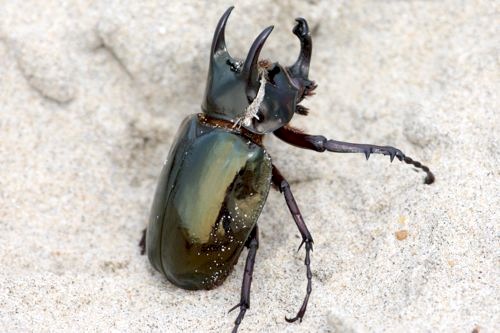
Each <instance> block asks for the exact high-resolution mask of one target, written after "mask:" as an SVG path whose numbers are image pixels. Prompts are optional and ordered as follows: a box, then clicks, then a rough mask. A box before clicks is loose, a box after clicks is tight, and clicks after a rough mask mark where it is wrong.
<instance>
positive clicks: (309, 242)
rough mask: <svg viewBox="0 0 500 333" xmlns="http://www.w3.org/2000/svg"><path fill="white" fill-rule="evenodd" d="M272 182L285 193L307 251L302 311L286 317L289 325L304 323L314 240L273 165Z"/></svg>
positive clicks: (309, 292)
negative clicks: (296, 322) (305, 283)
mask: <svg viewBox="0 0 500 333" xmlns="http://www.w3.org/2000/svg"><path fill="white" fill-rule="evenodd" d="M272 182H273V184H274V185H275V186H276V187H277V188H278V189H279V191H280V192H281V193H283V195H284V196H285V201H286V204H287V206H288V209H290V213H292V216H293V219H294V221H295V224H296V225H297V228H298V229H299V232H300V235H301V236H302V243H300V246H299V250H300V248H301V247H302V245H304V244H305V249H306V257H305V259H304V264H305V265H306V270H307V273H306V275H307V289H306V296H305V297H304V301H303V302H302V306H301V307H300V310H299V311H298V312H297V314H296V315H295V317H293V318H287V317H285V320H286V321H288V322H289V323H293V322H294V321H296V320H299V321H302V317H304V314H305V312H306V308H307V302H308V301H309V296H310V295H311V291H312V272H311V258H310V254H311V251H312V249H313V239H312V236H311V233H310V232H309V229H307V226H306V224H305V222H304V219H303V218H302V214H301V213H300V210H299V206H298V205H297V202H296V201H295V198H294V197H293V194H292V191H291V190H290V185H289V184H288V182H287V181H286V179H285V178H284V177H283V175H282V174H281V172H280V171H279V170H278V169H277V168H276V166H274V164H273V176H272Z"/></svg>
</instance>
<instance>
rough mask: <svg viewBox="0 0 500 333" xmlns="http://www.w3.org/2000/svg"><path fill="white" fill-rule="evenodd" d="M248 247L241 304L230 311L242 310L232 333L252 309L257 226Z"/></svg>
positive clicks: (247, 244)
mask: <svg viewBox="0 0 500 333" xmlns="http://www.w3.org/2000/svg"><path fill="white" fill-rule="evenodd" d="M246 246H247V247H248V255H247V260H246V262H245V272H244V273H243V283H242V285H241V298H240V302H239V303H238V304H236V305H235V306H234V307H232V308H231V309H230V310H229V312H231V311H233V310H234V309H236V308H237V307H239V308H240V313H239V314H238V317H236V320H235V321H234V328H233V331H232V333H236V332H237V331H238V327H239V326H240V324H241V321H242V320H243V317H244V316H245V312H246V311H247V310H248V309H249V308H250V287H251V285H252V274H253V267H254V264H255V256H256V255H257V249H258V248H259V229H258V227H257V226H255V227H254V228H253V230H252V232H251V233H250V237H249V238H248V240H247V242H246Z"/></svg>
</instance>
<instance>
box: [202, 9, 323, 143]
mask: <svg viewBox="0 0 500 333" xmlns="http://www.w3.org/2000/svg"><path fill="white" fill-rule="evenodd" d="M232 9H233V7H230V8H229V9H228V10H226V12H225V13H224V15H222V17H221V19H220V20H219V23H218V24H217V28H216V29H215V34H214V39H213V41H212V48H211V50H210V66H209V69H208V79H207V87H206V90H205V100H204V102H203V104H202V109H203V112H204V113H205V114H207V115H209V116H211V117H214V118H219V119H224V120H229V121H231V122H233V123H235V124H237V125H240V126H242V127H245V128H246V129H248V130H249V131H251V132H254V133H258V134H264V133H269V132H272V131H274V130H276V129H278V128H280V127H282V126H284V125H286V124H287V123H288V122H290V120H291V119H292V117H293V115H294V113H296V112H297V113H301V114H305V113H307V110H306V109H305V108H304V107H302V106H300V105H299V103H300V101H302V100H303V99H304V97H305V96H307V95H309V94H311V93H312V91H313V90H314V88H316V84H315V83H314V81H310V80H309V79H308V74H309V63H310V60H311V51H312V42H311V35H310V32H309V28H308V26H307V22H306V20H305V19H303V18H298V19H296V21H297V24H296V25H295V27H294V29H293V33H294V34H295V35H296V36H297V37H298V38H299V40H300V44H301V45H300V46H301V47H300V55H299V57H298V59H297V61H296V62H295V63H294V64H293V65H292V66H289V67H283V66H281V65H280V64H279V63H277V62H276V63H272V62H270V61H259V54H260V51H261V49H262V47H263V46H264V43H265V41H266V39H267V37H268V36H269V34H270V33H271V31H272V30H273V27H272V26H270V27H268V28H266V29H264V31H262V32H261V33H260V35H259V36H258V37H257V38H256V39H255V41H254V42H253V44H252V46H251V47H250V51H248V55H247V57H246V59H245V60H239V59H236V58H233V57H231V55H229V53H228V51H227V49H226V43H225V38H224V31H225V27H226V22H227V19H228V17H229V14H230V13H231V11H232Z"/></svg>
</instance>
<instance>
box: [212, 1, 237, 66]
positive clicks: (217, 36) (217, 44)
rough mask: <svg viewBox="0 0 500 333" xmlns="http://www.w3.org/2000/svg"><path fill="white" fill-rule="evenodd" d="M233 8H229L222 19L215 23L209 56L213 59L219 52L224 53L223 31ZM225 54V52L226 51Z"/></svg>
mask: <svg viewBox="0 0 500 333" xmlns="http://www.w3.org/2000/svg"><path fill="white" fill-rule="evenodd" d="M233 8H234V6H231V7H229V8H228V9H227V10H226V11H225V12H224V14H223V15H222V17H221V18H220V20H219V23H217V27H216V28H215V32H214V39H213V40H212V49H211V53H210V55H211V56H212V57H213V56H215V54H216V53H217V52H219V51H226V40H225V31H226V22H227V19H228V18H229V15H230V14H231V11H232V10H233ZM226 52H227V51H226Z"/></svg>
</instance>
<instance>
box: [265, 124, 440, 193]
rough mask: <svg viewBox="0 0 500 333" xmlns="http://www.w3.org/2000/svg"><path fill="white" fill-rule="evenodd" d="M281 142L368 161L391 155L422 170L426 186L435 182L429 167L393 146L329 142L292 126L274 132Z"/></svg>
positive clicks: (392, 157)
mask: <svg viewBox="0 0 500 333" xmlns="http://www.w3.org/2000/svg"><path fill="white" fill-rule="evenodd" d="M273 133H274V135H276V136H277V137H278V138H280V139H281V140H283V141H285V142H287V143H289V144H291V145H293V146H296V147H299V148H304V149H311V150H315V151H317V152H324V151H325V150H326V151H331V152H335V153H362V154H365V156H366V159H368V158H369V157H370V155H371V154H382V155H389V157H390V159H391V162H392V161H393V160H394V157H396V158H397V159H398V160H400V161H403V162H405V163H406V164H411V165H413V166H414V167H416V168H419V169H422V170H423V171H424V172H425V173H426V177H425V180H424V183H425V184H432V183H433V182H434V180H435V177H434V175H433V174H432V172H431V171H430V170H429V168H428V167H426V166H425V165H423V164H422V163H420V162H418V161H415V160H413V159H412V158H410V157H408V156H405V154H403V152H402V151H401V150H399V149H397V148H394V147H391V146H376V145H368V144H361V143H350V142H342V141H335V140H328V139H327V138H325V137H324V136H322V135H310V134H305V133H302V132H301V131H300V130H298V129H296V128H293V127H291V126H284V127H281V128H279V129H278V130H276V131H274V132H273Z"/></svg>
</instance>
